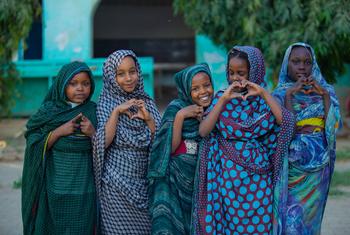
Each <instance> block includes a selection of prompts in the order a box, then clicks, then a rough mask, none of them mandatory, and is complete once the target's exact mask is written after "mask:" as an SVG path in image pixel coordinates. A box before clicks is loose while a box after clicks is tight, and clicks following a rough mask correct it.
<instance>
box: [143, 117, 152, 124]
mask: <svg viewBox="0 0 350 235" xmlns="http://www.w3.org/2000/svg"><path fill="white" fill-rule="evenodd" d="M144 120H145V122H146V123H149V122H152V121H153V118H152V117H151V116H149V117H148V118H145V119H144Z"/></svg>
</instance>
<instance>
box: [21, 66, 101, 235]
mask: <svg viewBox="0 0 350 235" xmlns="http://www.w3.org/2000/svg"><path fill="white" fill-rule="evenodd" d="M79 72H87V73H88V74H89V75H90V78H91V84H92V89H91V94H90V97H91V96H92V94H93V91H94V83H93V80H92V75H91V72H90V69H89V67H88V66H87V65H86V64H84V63H81V62H73V63H70V64H68V65H65V66H63V68H62V69H61V71H60V73H59V74H58V76H57V77H56V80H55V82H54V83H53V85H52V87H51V88H50V91H49V93H48V95H47V96H46V98H45V100H44V102H43V103H42V105H41V107H40V109H39V111H38V112H37V113H36V114H35V115H33V116H32V117H31V118H30V120H29V121H28V123H27V132H26V133H25V137H26V140H27V145H26V151H25V158H24V165H23V176H22V218H23V234H94V233H95V231H96V228H97V216H96V196H95V194H96V192H95V184H94V177H93V165H92V145H91V139H90V137H87V136H84V135H82V134H81V133H79V132H76V133H74V134H72V135H69V136H65V137H61V138H59V139H58V140H57V141H56V142H55V143H54V144H53V146H52V147H51V149H50V150H47V149H46V147H47V141H48V138H49V136H50V134H51V131H53V130H55V129H56V128H57V127H59V126H61V125H63V124H64V123H66V122H68V121H69V120H71V119H73V118H74V117H76V116H77V115H78V114H79V113H82V114H83V115H84V116H86V117H87V118H88V119H89V120H90V121H91V123H92V124H93V125H95V126H96V124H97V120H96V113H95V110H96V104H95V103H93V102H91V101H89V99H90V97H89V99H88V100H87V101H86V102H85V103H83V104H81V105H78V106H76V107H72V106H71V104H69V103H67V102H66V101H65V100H66V97H65V95H64V94H65V93H64V91H65V84H68V81H69V80H70V79H72V78H73V76H74V75H75V74H77V73H79Z"/></svg>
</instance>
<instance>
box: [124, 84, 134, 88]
mask: <svg viewBox="0 0 350 235" xmlns="http://www.w3.org/2000/svg"><path fill="white" fill-rule="evenodd" d="M125 87H126V88H133V87H135V84H134V83H131V84H125Z"/></svg>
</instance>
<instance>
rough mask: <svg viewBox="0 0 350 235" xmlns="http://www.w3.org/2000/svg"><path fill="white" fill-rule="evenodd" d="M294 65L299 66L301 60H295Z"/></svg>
mask: <svg viewBox="0 0 350 235" xmlns="http://www.w3.org/2000/svg"><path fill="white" fill-rule="evenodd" d="M292 63H293V64H295V65H298V64H299V63H300V60H296V59H294V60H292Z"/></svg>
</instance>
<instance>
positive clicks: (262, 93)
mask: <svg viewBox="0 0 350 235" xmlns="http://www.w3.org/2000/svg"><path fill="white" fill-rule="evenodd" d="M268 94H269V93H268V92H267V91H266V90H265V89H264V88H261V91H260V92H259V95H260V96H261V98H263V99H264V100H265V99H266V97H267V96H268Z"/></svg>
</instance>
